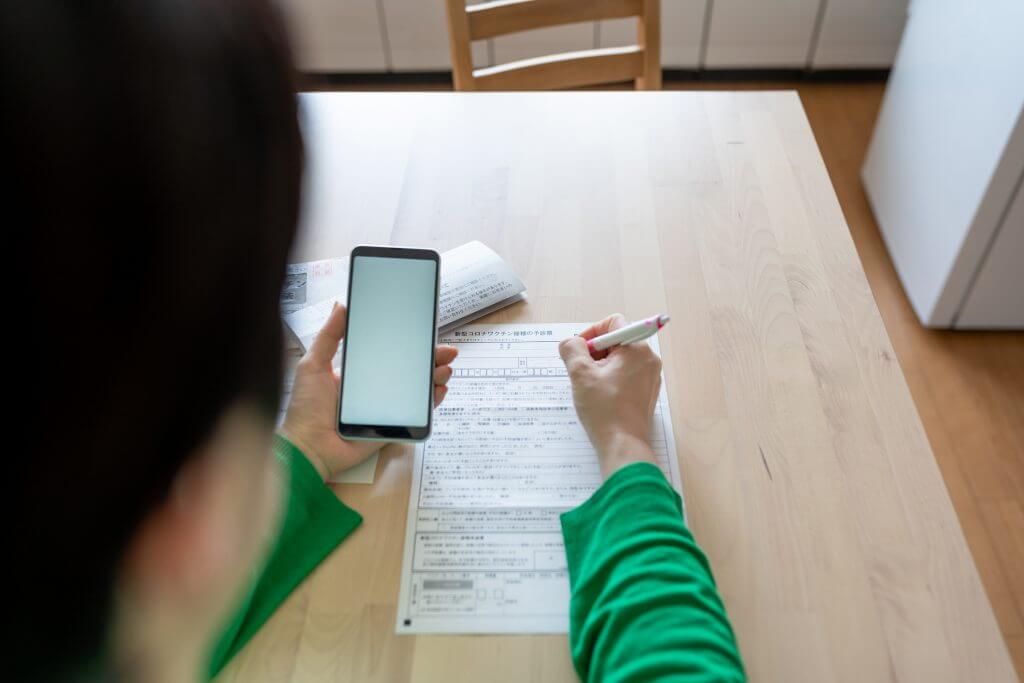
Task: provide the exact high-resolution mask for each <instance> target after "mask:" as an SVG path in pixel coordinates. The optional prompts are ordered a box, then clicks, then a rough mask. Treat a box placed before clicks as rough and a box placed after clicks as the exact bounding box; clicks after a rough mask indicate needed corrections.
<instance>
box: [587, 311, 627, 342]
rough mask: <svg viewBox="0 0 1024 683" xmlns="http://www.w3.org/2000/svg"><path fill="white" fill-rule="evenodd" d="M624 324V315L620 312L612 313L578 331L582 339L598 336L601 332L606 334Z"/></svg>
mask: <svg viewBox="0 0 1024 683" xmlns="http://www.w3.org/2000/svg"><path fill="white" fill-rule="evenodd" d="M625 326H626V316H624V315H622V314H621V313H612V314H611V315H610V316H608V317H607V318H605V319H604V320H599V321H597V322H596V323H594V324H593V325H591V326H590V327H588V328H587V329H585V330H583V331H582V332H580V336H581V337H583V338H584V339H593V338H594V337H599V336H601V335H602V334H608V333H609V332H613V331H615V330H617V329H619V328H620V327H625Z"/></svg>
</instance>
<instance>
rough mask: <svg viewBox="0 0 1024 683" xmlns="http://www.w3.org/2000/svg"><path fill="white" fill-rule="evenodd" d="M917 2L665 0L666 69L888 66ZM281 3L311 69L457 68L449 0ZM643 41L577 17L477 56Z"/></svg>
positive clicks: (498, 59) (614, 26) (481, 47)
mask: <svg viewBox="0 0 1024 683" xmlns="http://www.w3.org/2000/svg"><path fill="white" fill-rule="evenodd" d="M945 1H947V0H929V2H933V3H934V2H937V3H939V4H941V3H942V2H945ZM477 2H481V0H467V3H468V4H475V3H477ZM907 2H908V0H662V3H661V62H662V65H663V66H664V67H665V68H666V69H687V70H695V69H702V68H709V69H759V68H783V69H804V68H807V67H810V68H814V69H843V68H865V67H866V68H878V67H887V66H889V65H890V64H891V62H892V58H893V55H894V54H895V51H896V47H897V43H898V42H899V36H900V32H901V30H902V27H903V23H904V18H905V14H906V6H907ZM281 6H282V9H283V10H284V12H285V15H286V17H287V20H288V23H289V25H290V28H291V32H292V38H293V44H294V47H295V54H296V61H297V63H298V66H299V68H300V69H301V70H303V71H307V72H326V73H352V72H360V71H385V70H390V71H398V72H405V71H447V70H448V69H450V68H451V61H450V55H449V49H448V24H447V21H446V17H445V9H444V0H281ZM709 13H710V15H709ZM635 42H636V20H635V19H614V20H609V21H602V22H600V23H599V24H596V25H595V24H593V23H583V24H571V25H568V26H556V27H552V28H547V29H540V30H537V31H526V32H524V33H519V34H513V35H509V36H501V37H500V38H495V39H494V40H490V41H479V42H477V43H474V44H473V63H474V65H475V66H477V67H482V66H490V65H491V64H493V63H503V62H509V61H515V60H518V59H526V58H529V57H538V56H541V55H547V54H554V53H559V52H570V51H573V50H587V49H590V48H593V47H615V46H620V45H631V44H635ZM702 50H703V51H704V53H703V54H702ZM702 60H703V61H702Z"/></svg>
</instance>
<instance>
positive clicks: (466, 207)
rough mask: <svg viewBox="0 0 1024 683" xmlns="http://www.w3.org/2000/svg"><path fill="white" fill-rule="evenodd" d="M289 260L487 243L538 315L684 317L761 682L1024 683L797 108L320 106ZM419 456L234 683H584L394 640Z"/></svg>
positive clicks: (453, 641) (705, 465)
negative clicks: (373, 247)
mask: <svg viewBox="0 0 1024 683" xmlns="http://www.w3.org/2000/svg"><path fill="white" fill-rule="evenodd" d="M302 100H303V106H304V110H305V115H306V121H305V128H306V145H307V153H308V155H309V168H308V172H307V178H306V184H307V193H306V208H305V214H304V221H303V222H304V231H303V235H302V237H301V238H300V240H299V244H298V245H297V247H296V250H295V253H294V255H293V260H294V261H305V260H311V259H315V258H328V257H338V258H346V257H347V255H348V252H349V250H350V248H351V247H352V246H353V245H355V244H358V243H380V244H388V243H391V244H410V245H422V246H429V247H433V248H435V249H438V250H442V251H443V250H446V249H450V248H452V247H454V246H457V245H459V244H461V243H463V242H466V241H469V240H472V239H479V240H482V241H483V242H485V243H486V244H488V245H490V246H491V247H492V248H494V249H495V250H496V251H497V252H498V253H500V254H501V255H502V256H503V257H504V258H505V259H506V260H508V261H509V262H510V263H511V264H512V266H513V267H514V268H515V269H516V271H517V272H518V273H519V274H520V275H521V276H522V277H523V278H524V280H525V282H526V284H527V287H528V290H529V301H528V303H525V304H518V305H516V306H514V307H512V308H509V309H506V310H504V311H501V312H499V313H497V314H493V315H491V316H489V317H488V318H487V319H485V321H487V322H540V321H545V322H560V321H566V322H571V321H585V320H594V319H597V318H600V317H603V316H605V315H607V314H608V313H611V312H615V311H621V312H622V313H624V314H625V315H626V316H627V317H628V318H630V319H632V318H638V317H640V316H644V315H650V314H652V313H654V312H657V311H667V312H668V313H669V314H670V315H671V316H672V323H671V325H669V326H668V327H667V328H666V330H665V331H664V332H663V333H662V335H661V348H662V352H663V356H664V363H665V376H666V381H667V386H668V394H669V399H670V403H671V408H672V414H673V418H674V421H675V422H674V426H675V433H676V440H677V448H678V452H679V460H680V468H681V471H682V475H683V488H684V492H685V497H686V504H687V509H688V514H689V517H690V521H691V525H692V528H693V531H694V534H695V536H696V538H697V540H698V541H699V543H700V544H701V546H702V547H703V548H704V549H705V551H706V552H707V554H708V556H709V558H710V560H711V564H712V567H713V568H714V572H715V576H716V577H717V580H718V585H719V587H720V589H721V592H722V596H723V598H724V600H725V603H726V606H727V608H728V611H729V614H730V616H731V618H732V622H733V625H734V627H735V629H736V633H737V636H738V639H739V644H740V649H741V651H742V653H743V656H744V660H745V662H746V666H747V670H748V673H749V674H750V678H751V680H754V681H785V682H787V683H788V682H795V681H815V682H823V681H850V682H856V683H863V682H868V681H872V682H873V681H928V682H934V681H984V682H996V681H1012V680H1015V676H1014V673H1013V669H1012V666H1011V664H1010V660H1009V657H1008V656H1007V652H1006V649H1005V646H1004V644H1003V640H1002V638H1001V637H1000V634H999V631H998V629H997V626H996V621H995V619H994V617H993V615H992V611H991V608H990V606H989V603H988V600H987V599H986V597H985V593H984V591H983V590H982V586H981V583H980V581H979V579H978V573H977V571H976V569H975V566H974V562H973V561H972V559H971V556H970V553H969V551H968V549H967V546H966V544H965V542H964V537H963V534H962V532H961V529H960V526H959V524H958V522H957V518H956V515H955V513H954V511H953V508H952V506H951V504H950V500H949V496H948V495H947V492H946V489H945V487H944V485H943V482H942V478H941V477H940V475H939V471H938V469H937V467H936V464H935V461H934V458H933V456H932V452H931V449H930V447H929V445H928V441H927V438H926V437H925V434H924V431H923V429H922V426H921V422H920V420H919V418H918V415H917V411H916V409H915V407H914V404H913V402H912V401H911V398H910V394H909V393H908V391H907V387H906V383H905V382H904V378H903V374H902V372H901V370H900V367H899V364H898V362H897V361H896V356H895V353H894V352H893V349H892V345H891V344H890V342H889V338H888V336H887V335H886V331H885V328H884V326H883V324H882V319H881V317H880V316H879V313H878V309H877V307H876V306H875V302H874V300H873V298H872V296H871V291H870V290H869V288H868V283H867V281H866V280H865V277H864V272H863V270H862V268H861V264H860V262H859V261H858V258H857V254H856V252H855V250H854V246H853V242H852V241H851V239H850V234H849V231H848V229H847V226H846V223H845V221H844V219H843V215H842V213H841V211H840V208H839V204H838V202H837V200H836V196H835V193H834V191H833V189H832V185H831V184H830V182H829V178H828V175H827V173H826V171H825V167H824V164H823V163H822V160H821V156H820V154H819V152H818V149H817V146H816V145H815V142H814V138H813V136H812V134H811V130H810V128H809V126H808V123H807V119H806V117H805V115H804V112H803V109H802V107H801V105H800V102H799V100H798V98H797V96H796V94H795V93H792V92H758V93H612V92H597V93H594V92H590V93H582V92H581V93H546V94H536V93H530V94H450V93H433V94H427V93H394V94H383V93H380V94H378V93H374V94H316V95H305V96H303V97H302ZM411 463H412V460H411V449H409V448H408V447H397V446H396V447H390V448H389V449H387V450H386V451H385V453H384V455H383V457H382V458H381V462H380V464H379V466H378V470H377V479H376V483H375V484H373V485H372V486H361V485H345V486H338V487H337V492H338V494H339V495H340V496H341V498H342V499H343V500H345V502H346V503H348V504H349V505H351V506H352V507H354V508H355V509H356V510H359V511H360V512H361V513H362V514H363V515H364V517H365V521H364V523H363V525H362V527H360V528H359V529H358V530H357V531H356V532H355V533H354V534H353V535H352V536H351V537H350V538H349V539H348V540H347V541H346V542H345V543H344V544H343V545H342V546H341V548H340V549H339V550H338V551H336V552H335V553H333V554H332V555H331V556H330V557H329V558H328V559H327V560H326V561H325V562H324V563H323V565H321V567H320V568H319V569H317V571H316V572H315V573H314V574H312V575H311V577H310V578H309V579H308V580H307V581H306V582H305V583H303V584H302V586H300V587H299V588H298V589H297V590H296V592H295V593H294V595H292V596H291V598H290V599H289V600H288V601H287V602H286V603H285V604H284V605H282V607H281V608H280V609H279V610H278V612H277V613H276V614H275V615H274V616H273V617H272V618H271V620H270V621H269V622H268V623H267V625H266V626H265V627H264V629H263V630H262V631H261V632H260V633H259V634H258V635H257V636H256V638H255V639H254V640H253V641H252V642H251V643H250V644H249V646H248V647H247V648H246V649H245V650H244V651H243V652H242V653H241V654H240V655H239V657H237V658H236V660H235V661H234V662H232V664H231V666H230V667H229V669H228V670H227V671H226V672H225V673H224V675H223V677H222V680H225V681H230V680H238V681H278V680H294V681H321V680H323V681H349V680H353V681H354V680H360V681H362V680H366V681H407V680H414V681H489V682H496V681H531V680H537V681H540V680H543V681H548V680H551V681H571V680H575V678H576V676H575V673H574V672H573V669H572V664H571V662H570V659H569V654H568V648H567V640H566V638H565V637H564V636H501V637H497V636H416V637H413V636H397V635H395V633H394V624H395V611H396V609H395V603H396V601H397V599H398V588H399V568H400V563H401V556H402V546H403V540H404V534H405V519H406V508H407V505H408V499H409V483H410V476H411Z"/></svg>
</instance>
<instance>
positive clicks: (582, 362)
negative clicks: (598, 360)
mask: <svg viewBox="0 0 1024 683" xmlns="http://www.w3.org/2000/svg"><path fill="white" fill-rule="evenodd" d="M558 355H560V356H561V357H562V362H564V363H565V369H566V370H568V371H569V374H570V375H571V374H573V373H576V372H579V371H580V370H581V369H582V368H585V367H587V366H588V365H590V364H592V363H593V362H594V359H593V358H591V357H590V350H589V349H588V348H587V342H586V341H584V340H583V337H579V336H577V337H569V338H568V339H563V340H562V342H561V343H560V344H559V345H558Z"/></svg>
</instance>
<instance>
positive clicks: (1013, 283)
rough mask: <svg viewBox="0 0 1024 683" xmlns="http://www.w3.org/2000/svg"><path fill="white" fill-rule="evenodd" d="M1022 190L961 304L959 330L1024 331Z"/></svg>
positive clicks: (1023, 200) (1023, 214)
mask: <svg viewBox="0 0 1024 683" xmlns="http://www.w3.org/2000/svg"><path fill="white" fill-rule="evenodd" d="M1022 262H1024V187H1022V186H1021V185H1020V184H1018V185H1017V194H1016V196H1015V197H1014V200H1013V203H1012V204H1010V208H1009V210H1008V211H1007V212H1006V218H1004V219H1003V221H1002V225H1001V226H1000V228H999V232H997V233H996V237H995V239H994V240H993V241H992V247H991V248H990V249H989V250H988V254H987V255H986V257H985V259H984V261H982V263H981V267H980V268H979V270H978V276H977V278H976V279H975V281H974V285H973V286H972V287H971V288H970V291H969V293H968V294H967V299H965V300H964V306H963V308H962V309H961V310H960V316H959V317H958V318H957V321H956V326H957V327H959V328H978V327H988V328H993V327H994V328H1013V329H1024V276H1022V275H1021V270H1022V265H1024V264H1022Z"/></svg>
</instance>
